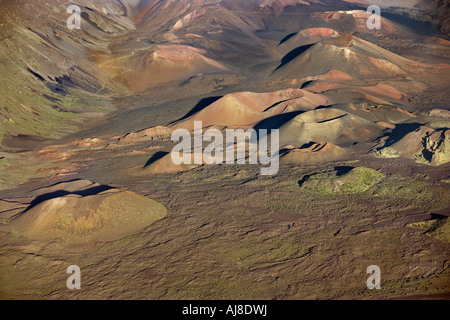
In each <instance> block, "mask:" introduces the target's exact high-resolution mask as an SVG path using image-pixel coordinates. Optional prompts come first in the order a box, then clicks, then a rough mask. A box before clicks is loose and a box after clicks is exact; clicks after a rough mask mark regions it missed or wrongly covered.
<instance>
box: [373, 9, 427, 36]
mask: <svg viewBox="0 0 450 320" xmlns="http://www.w3.org/2000/svg"><path fill="white" fill-rule="evenodd" d="M381 16H382V17H384V18H386V19H389V20H391V21H393V22H396V23H398V24H400V25H403V26H405V27H407V28H410V29H411V30H413V31H414V33H416V34H418V35H421V36H432V35H433V34H432V29H433V25H432V24H431V23H430V22H427V21H419V20H415V19H411V18H410V17H409V16H408V15H406V14H398V13H392V12H388V11H386V10H385V11H384V12H383V13H382V14H381Z"/></svg>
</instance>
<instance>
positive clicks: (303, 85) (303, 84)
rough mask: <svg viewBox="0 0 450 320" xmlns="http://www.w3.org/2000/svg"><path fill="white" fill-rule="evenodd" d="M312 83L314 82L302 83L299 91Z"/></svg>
mask: <svg viewBox="0 0 450 320" xmlns="http://www.w3.org/2000/svg"><path fill="white" fill-rule="evenodd" d="M313 82H314V80H310V81H306V82H303V83H302V85H301V87H300V89H303V88H306V87H307V86H308V85H310V84H311V83H313Z"/></svg>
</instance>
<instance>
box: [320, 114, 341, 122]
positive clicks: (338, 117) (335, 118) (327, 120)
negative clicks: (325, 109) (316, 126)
mask: <svg viewBox="0 0 450 320" xmlns="http://www.w3.org/2000/svg"><path fill="white" fill-rule="evenodd" d="M345 116H346V114H342V115H340V116H337V117H334V118H331V119H326V120H322V121H318V122H317V123H325V122H329V121H333V120H337V119H340V118H343V117H345Z"/></svg>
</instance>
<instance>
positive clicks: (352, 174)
mask: <svg viewBox="0 0 450 320" xmlns="http://www.w3.org/2000/svg"><path fill="white" fill-rule="evenodd" d="M384 177H385V175H384V174H382V173H380V172H378V171H376V170H374V169H370V168H366V167H357V168H354V169H351V170H350V171H349V172H347V173H345V174H343V175H341V176H337V175H336V173H334V172H332V173H318V174H313V175H310V176H307V177H305V178H304V179H303V181H301V182H300V184H301V188H302V189H304V190H308V191H312V192H315V193H319V194H336V193H339V194H355V193H363V192H366V191H367V190H369V189H370V188H371V187H372V186H373V185H375V184H377V183H378V182H380V181H381V180H382V179H383V178H384Z"/></svg>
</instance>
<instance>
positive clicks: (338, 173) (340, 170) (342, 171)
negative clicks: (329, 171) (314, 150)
mask: <svg viewBox="0 0 450 320" xmlns="http://www.w3.org/2000/svg"><path fill="white" fill-rule="evenodd" d="M353 169H354V167H349V166H337V167H334V170H335V171H336V177H340V176H343V175H344V174H346V173H349V172H350V171H352V170H353Z"/></svg>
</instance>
